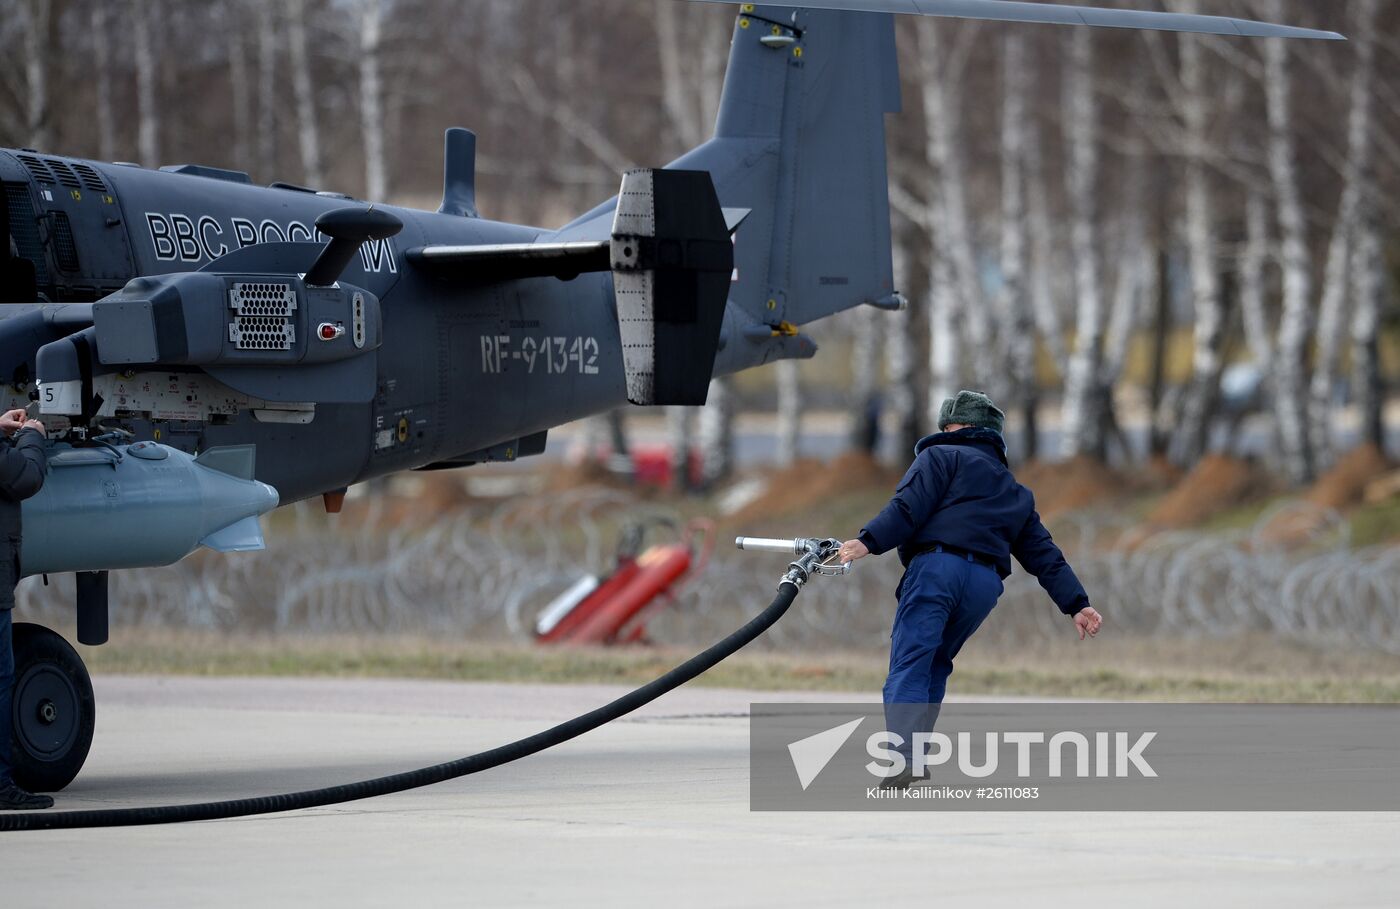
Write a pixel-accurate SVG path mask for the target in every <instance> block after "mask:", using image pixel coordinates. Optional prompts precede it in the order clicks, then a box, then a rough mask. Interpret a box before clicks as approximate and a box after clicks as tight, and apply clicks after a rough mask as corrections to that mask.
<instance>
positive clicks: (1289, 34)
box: [697, 0, 1346, 41]
mask: <svg viewBox="0 0 1400 909" xmlns="http://www.w3.org/2000/svg"><path fill="white" fill-rule="evenodd" d="M697 2H702V3H726V2H732V0H697ZM756 6H757V7H758V8H759V10H761V9H762V7H763V6H764V5H756V4H752V3H745V4H743V8H744V11H745V12H754V11H755V7H756ZM784 7H810V8H812V9H835V10H850V11H852V12H872V13H902V14H907V15H911V16H944V17H948V18H953V19H986V20H989V21H994V22H1039V23H1044V24H1047V25H1091V26H1095V27H1098V28H1132V29H1146V30H1149V31H1163V32H1196V33H1199V34H1204V35H1227V36H1231V37H1237V38H1306V39H1314V40H1325V41H1345V40H1346V38H1345V36H1343V35H1340V34H1338V33H1337V32H1329V31H1320V30H1318V29H1312V28H1298V27H1296V26H1291V25H1273V24H1270V23H1268V22H1255V21H1253V20H1250V19H1235V18H1231V17H1229V16H1199V15H1191V14H1186V13H1164V12H1157V11H1152V10H1127V9H1099V8H1097V7H1092V6H1062V5H1060V4H1056V3H1028V2H1022V0H797V2H794V3H778V4H772V5H769V9H782V8H784ZM758 14H759V15H760V16H761V15H762V13H761V12H759V13H758Z"/></svg>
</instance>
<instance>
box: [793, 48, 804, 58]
mask: <svg viewBox="0 0 1400 909" xmlns="http://www.w3.org/2000/svg"><path fill="white" fill-rule="evenodd" d="M792 55H793V56H794V57H796V58H797V59H799V60H801V59H802V48H800V47H794V48H793V49H792Z"/></svg>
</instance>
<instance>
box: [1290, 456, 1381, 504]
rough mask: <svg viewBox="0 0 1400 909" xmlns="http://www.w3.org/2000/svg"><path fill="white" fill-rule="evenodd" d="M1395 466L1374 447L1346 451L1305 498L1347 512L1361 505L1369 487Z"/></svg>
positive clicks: (1312, 502) (1313, 502)
mask: <svg viewBox="0 0 1400 909" xmlns="http://www.w3.org/2000/svg"><path fill="white" fill-rule="evenodd" d="M1391 468H1392V465H1391V464H1390V462H1389V461H1388V460H1386V457H1385V453H1384V452H1383V451H1381V450H1380V448H1378V447H1377V446H1375V445H1370V444H1367V445H1362V446H1361V447H1359V448H1353V449H1352V450H1351V451H1349V452H1347V453H1346V454H1345V455H1343V456H1342V457H1341V459H1340V460H1338V461H1337V463H1336V464H1334V465H1333V466H1332V469H1331V470H1329V471H1327V472H1326V473H1325V474H1323V475H1322V476H1321V477H1319V478H1318V480H1317V482H1316V483H1314V484H1313V486H1312V488H1311V489H1309V490H1308V493H1307V495H1305V496H1304V497H1303V498H1304V499H1306V500H1307V501H1308V502H1310V503H1311V504H1313V505H1316V506H1318V507H1319V508H1334V509H1338V510H1341V509H1344V508H1350V507H1351V506H1353V505H1359V504H1361V502H1362V500H1363V499H1364V498H1365V496H1366V487H1367V486H1369V485H1370V484H1371V482H1372V481H1374V480H1377V479H1379V478H1381V477H1383V476H1385V474H1387V473H1388V472H1389V471H1390V470H1391Z"/></svg>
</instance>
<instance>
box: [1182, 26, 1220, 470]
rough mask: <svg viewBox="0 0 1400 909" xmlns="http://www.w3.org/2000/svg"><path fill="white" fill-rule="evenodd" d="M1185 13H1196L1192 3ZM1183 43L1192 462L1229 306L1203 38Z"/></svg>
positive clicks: (1212, 395) (1186, 412)
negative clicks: (1219, 246)
mask: <svg viewBox="0 0 1400 909" xmlns="http://www.w3.org/2000/svg"><path fill="white" fill-rule="evenodd" d="M1182 6H1183V7H1184V9H1183V10H1182V11H1183V12H1186V13H1194V12H1196V11H1197V7H1196V4H1195V2H1194V0H1193V2H1190V3H1186V4H1182ZM1180 41H1181V88H1182V99H1181V108H1182V110H1181V116H1182V120H1183V121H1184V125H1185V134H1186V247H1187V249H1188V250H1190V255H1191V302H1192V307H1193V310H1194V315H1195V323H1194V325H1195V327H1194V332H1193V336H1192V339H1193V340H1192V351H1191V382H1190V384H1189V385H1188V387H1187V389H1186V394H1185V398H1184V400H1183V402H1182V409H1181V422H1180V426H1179V428H1178V432H1177V435H1176V443H1177V444H1176V460H1177V462H1178V463H1180V464H1184V465H1191V464H1194V463H1196V461H1198V460H1200V458H1201V456H1202V455H1204V454H1205V451H1206V446H1207V445H1208V444H1209V442H1210V421H1211V417H1212V416H1213V415H1214V413H1215V409H1216V404H1217V402H1218V401H1219V397H1220V374H1221V371H1222V370H1223V369H1224V346H1225V308H1224V304H1223V301H1222V300H1221V293H1220V270H1219V269H1220V266H1219V258H1218V255H1217V250H1216V242H1217V238H1216V227H1215V208H1214V205H1213V204H1212V195H1211V194H1212V192H1213V188H1212V186H1211V180H1210V171H1209V169H1208V164H1207V156H1208V155H1209V154H1210V136H1209V134H1208V129H1209V126H1210V108H1211V103H1210V92H1211V91H1212V89H1213V88H1214V86H1212V85H1211V84H1210V83H1209V79H1208V73H1207V72H1206V64H1205V59H1204V48H1203V47H1202V42H1201V39H1200V38H1198V37H1197V36H1195V35H1187V34H1183V35H1181V36H1180Z"/></svg>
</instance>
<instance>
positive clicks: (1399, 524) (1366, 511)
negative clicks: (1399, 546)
mask: <svg viewBox="0 0 1400 909" xmlns="http://www.w3.org/2000/svg"><path fill="white" fill-rule="evenodd" d="M1348 517H1349V518H1350V519H1351V539H1352V543H1353V544H1354V545H1356V546H1379V545H1380V544H1382V543H1394V542H1397V541H1400V499H1390V500H1389V501H1385V502H1377V503H1376V504H1374V505H1363V506H1361V507H1360V508H1358V509H1357V510H1356V511H1354V512H1352V513H1351V514H1350V515H1348Z"/></svg>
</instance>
